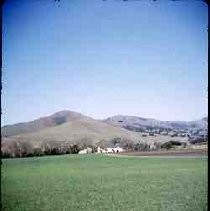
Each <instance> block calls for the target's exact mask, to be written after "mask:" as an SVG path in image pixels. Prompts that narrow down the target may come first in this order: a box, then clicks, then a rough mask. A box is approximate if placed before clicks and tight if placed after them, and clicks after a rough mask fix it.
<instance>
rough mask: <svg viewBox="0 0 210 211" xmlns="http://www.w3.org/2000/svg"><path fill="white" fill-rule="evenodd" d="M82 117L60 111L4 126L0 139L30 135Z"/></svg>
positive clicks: (77, 114)
mask: <svg viewBox="0 0 210 211" xmlns="http://www.w3.org/2000/svg"><path fill="white" fill-rule="evenodd" d="M82 117H84V116H82V114H80V113H77V112H73V111H60V112H57V113H55V114H53V115H51V116H47V117H42V118H40V119H36V120H34V121H30V122H24V123H18V124H14V125H6V126H4V127H2V128H1V135H2V137H10V136H15V135H19V134H25V133H32V132H37V131H40V130H43V129H45V128H48V127H54V126H58V125H61V124H64V123H66V122H68V121H74V120H76V119H80V118H82Z"/></svg>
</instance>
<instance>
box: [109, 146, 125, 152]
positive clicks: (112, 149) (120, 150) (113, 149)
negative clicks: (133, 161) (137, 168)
mask: <svg viewBox="0 0 210 211" xmlns="http://www.w3.org/2000/svg"><path fill="white" fill-rule="evenodd" d="M118 152H123V148H121V147H114V148H107V153H118Z"/></svg>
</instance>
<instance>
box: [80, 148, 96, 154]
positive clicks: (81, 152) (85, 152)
mask: <svg viewBox="0 0 210 211" xmlns="http://www.w3.org/2000/svg"><path fill="white" fill-rule="evenodd" d="M92 151H93V150H92V149H91V148H90V147H87V148H86V149H83V150H80V151H79V154H89V153H92Z"/></svg>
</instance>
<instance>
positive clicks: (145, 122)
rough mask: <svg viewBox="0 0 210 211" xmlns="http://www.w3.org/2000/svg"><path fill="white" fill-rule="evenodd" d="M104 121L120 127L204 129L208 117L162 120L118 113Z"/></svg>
mask: <svg viewBox="0 0 210 211" xmlns="http://www.w3.org/2000/svg"><path fill="white" fill-rule="evenodd" d="M104 122H106V123H109V124H112V125H118V126H120V127H125V128H129V127H130V128H132V127H133V128H141V129H145V128H147V127H151V128H153V127H157V128H171V129H172V128H179V129H187V128H199V129H204V128H207V117H206V118H203V119H200V120H197V121H189V122H187V121H160V120H156V119H149V118H148V119H147V118H142V117H136V116H123V115H117V116H113V117H109V118H107V119H105V120H104Z"/></svg>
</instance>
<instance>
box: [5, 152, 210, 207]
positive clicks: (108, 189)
mask: <svg viewBox="0 0 210 211" xmlns="http://www.w3.org/2000/svg"><path fill="white" fill-rule="evenodd" d="M1 194H2V210H7V211H9V210H11V211H14V210H17V211H39V210H43V211H48V210H53V211H54V210H55V211H59V210H68V211H69V210H70V211H71V210H73V211H74V210H88V211H93V210H96V211H100V210H107V211H110V210H122V211H128V210H133V211H134V210H136V211H137V210H138V211H146V210H147V211H165V210H167V211H173V210H174V211H188V210H189V211H193V210H195V211H205V210H207V158H168V159H167V158H154V157H153V158H139V157H120V158H118V157H109V156H105V155H64V156H49V157H36V158H22V159H7V160H6V159H5V160H2V177H1Z"/></svg>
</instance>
